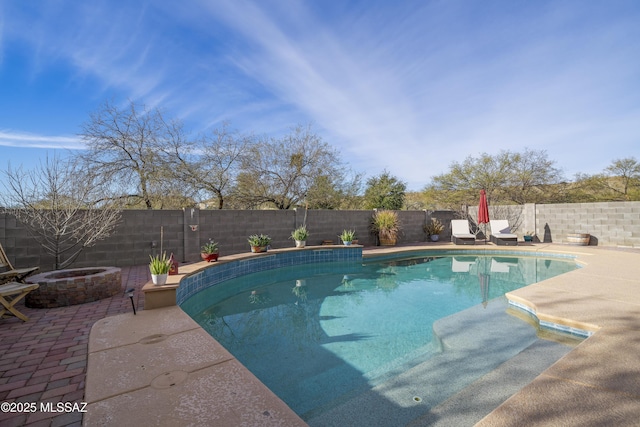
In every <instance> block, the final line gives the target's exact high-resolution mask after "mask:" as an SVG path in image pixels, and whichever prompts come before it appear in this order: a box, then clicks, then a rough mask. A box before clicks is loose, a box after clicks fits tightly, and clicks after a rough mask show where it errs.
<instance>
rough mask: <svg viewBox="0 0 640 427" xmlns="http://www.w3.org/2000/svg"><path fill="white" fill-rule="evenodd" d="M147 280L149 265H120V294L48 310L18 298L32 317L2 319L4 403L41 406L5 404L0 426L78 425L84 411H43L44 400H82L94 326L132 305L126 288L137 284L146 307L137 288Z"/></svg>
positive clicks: (0, 393) (0, 394) (0, 388)
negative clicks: (18, 409)
mask: <svg viewBox="0 0 640 427" xmlns="http://www.w3.org/2000/svg"><path fill="white" fill-rule="evenodd" d="M149 279H150V275H149V269H148V266H147V265H142V266H135V267H122V293H121V294H119V295H116V296H114V297H111V298H106V299H102V300H100V301H95V302H91V303H86V304H80V305H74V306H69V307H60V308H49V309H37V308H26V307H25V306H24V302H20V303H18V305H17V307H18V310H19V311H21V312H22V313H24V314H26V315H27V316H28V317H29V321H28V322H23V321H21V320H19V319H17V318H15V317H8V318H7V317H5V318H2V319H0V402H3V403H4V402H14V403H21V404H22V403H31V402H33V403H35V408H37V409H36V410H35V412H26V413H25V412H22V413H16V412H6V408H3V410H2V411H0V425H2V426H3V427H5V426H6V427H9V426H31V427H35V426H52V427H53V426H56V427H57V426H80V425H81V424H82V413H81V412H67V413H56V412H41V411H40V409H41V405H42V404H46V403H47V402H51V403H52V404H53V407H54V408H55V407H56V406H55V405H56V404H57V403H58V402H69V403H72V404H73V403H77V404H78V405H80V404H81V403H82V402H83V398H84V388H85V375H86V372H87V354H88V343H89V332H90V331H91V327H92V326H93V324H94V323H95V322H96V321H98V320H100V319H102V318H104V317H107V316H112V315H114V314H119V313H126V312H131V311H132V310H133V309H132V307H131V300H130V299H129V297H128V296H127V295H125V294H124V291H125V290H126V289H129V288H135V289H136V292H135V294H134V301H135V304H136V309H138V310H142V309H143V302H144V298H143V296H142V293H141V292H139V291H140V289H141V288H142V286H143V285H144V284H145V283H146V282H147V281H149ZM16 406H17V405H14V408H13V409H16ZM22 406H24V405H22ZM33 407H34V406H31V407H30V408H29V411H31V410H32V408H33Z"/></svg>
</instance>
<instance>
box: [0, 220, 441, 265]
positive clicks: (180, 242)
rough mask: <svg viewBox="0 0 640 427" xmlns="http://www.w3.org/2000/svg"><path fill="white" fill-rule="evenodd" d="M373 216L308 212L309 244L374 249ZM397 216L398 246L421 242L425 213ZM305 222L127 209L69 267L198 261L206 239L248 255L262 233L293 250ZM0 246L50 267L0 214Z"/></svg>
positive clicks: (18, 258)
mask: <svg viewBox="0 0 640 427" xmlns="http://www.w3.org/2000/svg"><path fill="white" fill-rule="evenodd" d="M372 214H373V211H370V210H359V211H332V210H309V211H307V218H306V224H307V228H308V229H309V232H310V233H311V234H310V238H309V240H308V244H309V245H319V244H320V243H322V241H324V240H332V241H333V242H334V243H336V244H338V243H340V242H339V239H338V235H339V234H340V233H341V232H342V230H344V229H353V230H356V232H357V237H358V240H359V243H361V244H363V245H375V244H376V241H375V237H374V236H373V235H371V233H370V232H369V224H370V222H371V216H372ZM398 214H399V217H400V222H401V224H402V234H401V236H400V240H399V241H400V243H402V242H405V243H406V242H417V241H424V240H425V235H424V232H423V231H422V227H423V225H424V224H425V221H426V218H427V217H426V213H425V212H424V211H398ZM447 214H448V213H447V212H438V213H436V214H434V216H437V217H439V218H440V220H441V221H443V223H446V218H447ZM304 220H305V212H304V210H197V209H184V210H127V211H123V212H122V220H121V222H120V224H119V225H118V227H117V228H116V231H115V232H114V234H113V235H112V236H110V237H109V238H108V239H105V240H103V241H100V242H98V243H97V244H96V245H95V246H92V247H89V248H85V249H84V250H83V251H82V253H81V254H80V256H79V257H78V258H77V260H76V261H75V262H74V263H73V264H72V267H90V266H126V265H140V264H146V263H147V262H148V261H149V255H156V254H158V253H160V252H161V250H162V251H164V252H166V253H167V254H170V253H173V254H174V256H175V257H176V259H177V260H178V261H180V262H192V261H198V260H200V246H201V245H202V244H204V243H205V242H207V241H208V240H209V239H213V240H215V241H217V242H219V244H220V253H221V255H231V254H236V253H241V252H247V251H249V245H248V243H247V238H248V237H249V236H250V235H252V234H260V233H263V234H268V235H269V236H271V238H272V239H273V240H272V244H271V246H272V247H273V248H286V247H293V245H294V242H293V241H292V240H291V239H289V236H290V235H291V232H292V231H293V230H294V229H295V228H296V227H298V226H300V225H302V224H303V222H304ZM449 236H450V234H449ZM443 238H445V237H444V236H443ZM446 238H447V239H448V237H446ZM0 243H2V245H3V246H4V248H5V250H6V252H7V255H8V256H9V259H10V260H11V262H12V263H14V265H15V266H16V267H27V266H31V265H39V266H40V268H41V269H42V270H43V271H48V270H52V269H53V268H54V260H53V257H51V256H50V255H48V254H46V253H45V252H44V251H43V250H42V248H41V247H40V245H39V244H38V242H37V241H36V240H35V239H33V238H32V237H31V236H30V235H29V234H28V232H27V230H26V228H24V226H22V224H20V223H18V222H17V221H16V219H15V218H14V217H13V216H11V215H6V214H0Z"/></svg>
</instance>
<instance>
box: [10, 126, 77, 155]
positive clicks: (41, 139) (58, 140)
mask: <svg viewBox="0 0 640 427" xmlns="http://www.w3.org/2000/svg"><path fill="white" fill-rule="evenodd" d="M0 146H4V147H22V148H53V149H70V150H83V149H85V148H86V147H85V145H84V143H83V142H82V140H81V139H80V138H78V137H68V136H45V135H33V134H27V133H21V132H12V131H10V130H0Z"/></svg>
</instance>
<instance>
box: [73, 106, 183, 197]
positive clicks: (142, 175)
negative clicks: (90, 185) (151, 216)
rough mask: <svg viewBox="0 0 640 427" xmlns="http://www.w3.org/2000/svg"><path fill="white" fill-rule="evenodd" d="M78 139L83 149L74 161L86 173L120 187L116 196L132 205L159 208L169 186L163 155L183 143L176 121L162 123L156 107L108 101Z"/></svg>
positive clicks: (91, 117) (178, 124)
mask: <svg viewBox="0 0 640 427" xmlns="http://www.w3.org/2000/svg"><path fill="white" fill-rule="evenodd" d="M80 135H81V137H82V139H83V140H84V142H85V144H86V146H87V150H86V151H85V152H84V153H83V154H81V155H80V156H79V158H80V160H81V161H82V163H83V164H84V166H85V168H87V169H88V170H92V171H94V172H95V173H96V174H99V175H101V176H103V177H105V178H107V179H109V180H110V181H111V182H112V183H113V184H114V185H116V184H117V185H120V186H121V188H122V189H123V191H124V192H123V194H121V197H123V198H127V199H128V200H129V201H132V202H133V203H136V202H141V203H142V204H143V205H144V206H145V207H146V208H147V209H152V208H154V207H160V206H162V196H163V195H164V194H165V192H166V189H167V187H168V185H169V184H168V182H167V181H168V179H167V178H168V175H169V174H168V170H167V162H166V159H165V158H164V157H163V153H165V150H166V147H167V146H170V145H179V144H180V143H181V142H183V141H184V135H183V130H182V125H181V124H180V123H179V122H177V121H165V119H164V117H163V115H162V113H161V111H160V110H159V109H157V108H156V109H152V110H147V109H146V107H145V106H138V105H136V104H135V103H133V102H129V105H128V107H127V108H123V109H120V108H118V107H116V106H114V105H113V104H111V103H110V102H108V101H107V102H105V104H104V105H103V106H102V107H101V108H100V109H99V110H98V111H96V112H94V113H92V114H91V115H90V119H89V120H88V122H87V123H85V124H84V125H83V128H82V133H81V134H80ZM158 199H160V202H159V201H158Z"/></svg>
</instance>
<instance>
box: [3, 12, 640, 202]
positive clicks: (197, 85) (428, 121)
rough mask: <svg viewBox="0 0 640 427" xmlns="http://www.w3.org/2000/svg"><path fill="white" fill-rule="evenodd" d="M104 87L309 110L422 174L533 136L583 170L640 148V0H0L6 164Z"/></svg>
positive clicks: (568, 168)
mask: <svg viewBox="0 0 640 427" xmlns="http://www.w3.org/2000/svg"><path fill="white" fill-rule="evenodd" d="M107 99H111V100H115V101H116V102H117V103H122V104H123V105H124V104H125V103H126V102H127V100H129V99H130V100H134V101H137V102H142V103H145V104H147V105H148V106H159V107H161V108H163V109H164V110H165V111H166V112H167V113H168V114H169V115H171V116H173V117H178V118H180V119H182V120H183V121H184V123H185V125H186V127H187V128H188V129H189V130H190V131H192V132H194V133H197V132H201V131H205V130H207V129H211V128H213V127H217V126H220V124H221V123H222V121H225V120H227V121H230V122H231V127H233V128H235V129H238V130H240V131H244V132H247V133H249V132H251V133H254V134H259V135H272V136H278V135H281V134H282V133H284V132H287V131H288V130H289V129H290V128H291V127H292V126H294V125H296V124H308V123H313V125H314V128H315V129H316V131H317V132H318V133H319V134H320V135H321V136H322V138H323V139H324V140H325V141H326V142H328V143H330V144H331V145H332V146H334V147H335V148H336V149H338V150H339V151H340V152H341V153H342V155H343V158H344V160H345V161H346V162H347V163H349V165H350V166H351V167H352V168H353V169H354V170H356V171H360V172H364V173H365V174H366V175H367V176H372V175H377V174H379V173H380V172H382V170H384V169H387V170H388V171H390V172H391V173H392V174H393V175H395V176H397V177H399V178H400V179H402V180H404V181H406V182H408V183H409V187H410V189H414V190H417V189H420V188H422V187H423V186H424V185H425V184H427V183H428V182H429V180H430V178H431V177H432V176H434V175H436V174H440V173H443V172H446V171H447V170H448V167H449V165H450V164H451V162H453V161H461V160H463V159H464V158H465V157H467V156H469V155H474V156H475V155H478V154H479V153H481V152H487V153H490V154H494V153H497V152H499V151H500V150H503V149H510V150H513V151H522V150H524V148H525V147H528V148H530V149H535V150H546V151H547V153H548V155H549V158H551V159H552V160H555V161H556V165H557V166H558V167H559V168H561V169H563V170H564V172H565V174H566V175H567V177H569V178H571V177H572V176H573V175H574V174H575V173H577V172H583V173H597V172H601V171H602V170H603V169H604V168H605V167H606V166H607V165H609V164H610V162H611V161H612V160H613V159H616V158H623V157H631V156H634V157H636V159H638V160H640V2H638V1H635V0H629V1H616V0H607V1H597V0H589V1H583V0H579V1H561V0H556V1H524V0H505V1H475V0H464V1H463V0H446V1H444V0H443V1H426V0H423V1H402V0H400V1H383V0H366V1H338V0H336V1H328V0H309V1H297V0H289V1H284V0H283V1H271V0H260V1H258V0H256V1H248V0H185V1H181V2H176V1H169V0H155V1H128V0H127V1H115V0H108V1H100V0H92V1H88V2H79V1H71V0H57V1H11V0H3V1H1V2H0V168H1V169H5V168H6V165H7V163H8V162H9V161H10V162H11V165H12V167H15V166H18V165H21V164H22V165H24V166H25V167H32V166H33V165H34V163H35V162H37V160H38V159H44V157H45V156H46V155H49V156H52V155H53V154H54V153H59V154H61V155H64V154H65V153H66V151H65V149H69V148H71V149H81V148H82V143H81V141H80V139H79V138H78V136H77V134H78V133H79V132H80V128H81V125H82V124H83V123H84V122H86V120H87V119H88V117H89V113H90V112H92V111H94V110H96V109H97V108H98V107H99V106H100V105H101V104H102V103H103V102H104V101H105V100H107Z"/></svg>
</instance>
